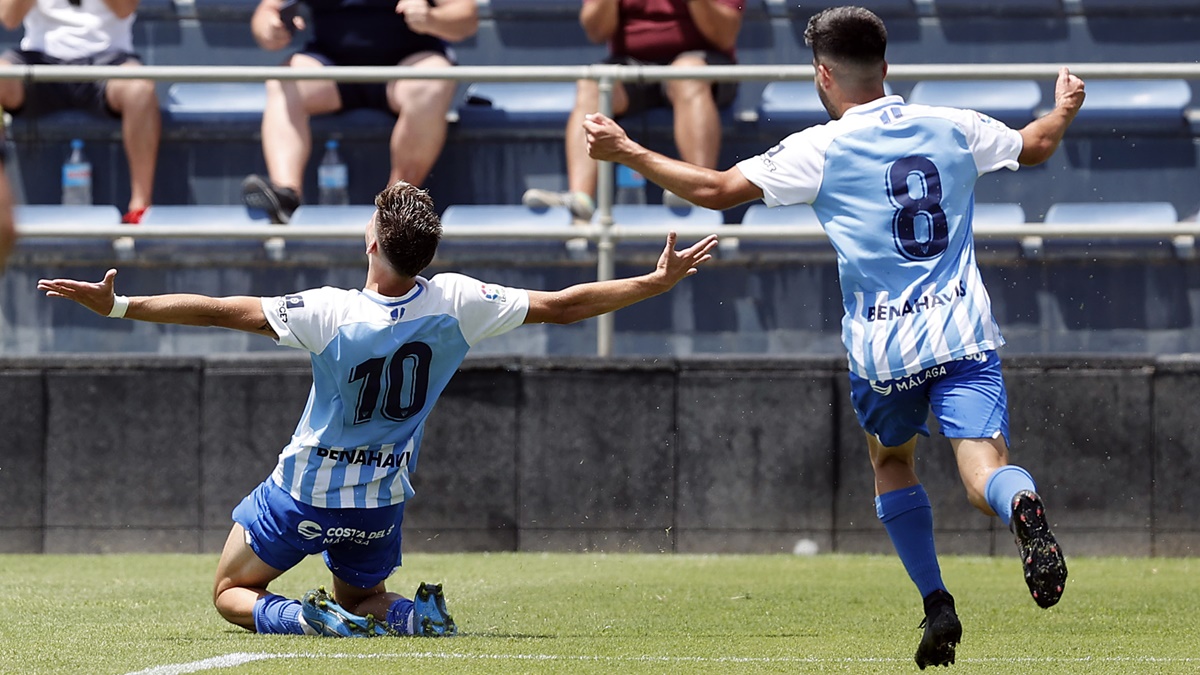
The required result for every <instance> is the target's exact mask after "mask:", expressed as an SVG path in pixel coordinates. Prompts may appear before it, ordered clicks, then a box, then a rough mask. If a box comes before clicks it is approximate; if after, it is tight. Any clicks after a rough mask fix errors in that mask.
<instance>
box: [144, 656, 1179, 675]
mask: <svg viewBox="0 0 1200 675" xmlns="http://www.w3.org/2000/svg"><path fill="white" fill-rule="evenodd" d="M267 659H442V660H461V661H594V662H613V663H805V664H817V663H830V664H833V663H842V664H846V663H907V662H908V661H909V659H907V658H887V657H863V658H849V657H848V658H843V659H838V658H819V657H806V656H780V657H753V656H716V657H705V656H589V655H586V654H579V655H572V654H567V655H561V654H468V653H463V652H400V653H395V654H271V653H266V652H263V653H247V652H235V653H233V654H226V655H224V656H214V657H212V658H208V659H203V660H200V661H192V662H190V663H175V664H169V665H165V666H155V667H153V668H147V669H145V670H138V671H135V672H132V673H129V674H128V675H185V674H186V673H198V672H200V671H204V670H217V669H219V668H235V667H237V666H240V665H243V664H246V663H250V662H252V661H264V660H267ZM958 661H959V663H1047V664H1049V663H1147V664H1149V663H1164V664H1166V663H1200V657H1170V656H1168V657H1161V656H1101V657H1092V656H1078V657H1069V658H1059V657H1054V656H1047V657H1034V656H1017V657H1012V658H999V657H996V658H987V657H983V658H965V659H959V660H958Z"/></svg>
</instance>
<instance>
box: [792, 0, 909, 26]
mask: <svg viewBox="0 0 1200 675" xmlns="http://www.w3.org/2000/svg"><path fill="white" fill-rule="evenodd" d="M855 4H856V5H858V6H859V7H865V8H866V9H869V10H871V11H872V12H874V13H876V14H878V15H879V16H880V17H881V18H883V20H884V21H887V20H888V19H889V18H893V19H895V18H913V17H916V16H917V2H915V1H914V0H860V1H859V2H856V3H855ZM786 6H787V9H788V13H789V15H790V16H792V17H793V18H795V19H801V20H803V21H804V22H807V21H808V19H809V17H811V16H812V15H814V14H816V13H817V12H820V11H821V10H823V9H826V8H827V7H829V6H830V4H829V3H828V2H825V1H824V0H793V1H792V2H789V3H786ZM802 25H803V24H802Z"/></svg>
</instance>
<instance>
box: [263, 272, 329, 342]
mask: <svg viewBox="0 0 1200 675" xmlns="http://www.w3.org/2000/svg"><path fill="white" fill-rule="evenodd" d="M347 294H348V292H347V291H345V290H343V289H340V288H329V287H326V288H316V289H312V290H308V291H301V292H299V293H295V294H292V295H281V296H278V297H269V298H263V299H262V308H263V314H265V315H266V316H267V322H268V323H270V324H271V328H274V329H275V334H276V335H277V336H278V339H277V342H278V343H279V344H280V345H282V346H284V347H294V348H296V349H304V350H307V351H310V352H313V353H315V354H320V353H321V352H322V351H324V350H325V347H326V346H327V345H328V344H329V343H330V342H331V341H332V340H333V338H334V336H335V335H337V330H338V325H339V320H340V317H341V308H342V307H343V305H342V303H341V302H340V301H341V300H343V299H344V297H345V296H346V295H347Z"/></svg>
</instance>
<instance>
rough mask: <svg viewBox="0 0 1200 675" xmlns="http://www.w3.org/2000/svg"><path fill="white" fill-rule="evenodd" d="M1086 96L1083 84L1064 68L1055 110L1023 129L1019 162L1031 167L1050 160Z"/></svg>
mask: <svg viewBox="0 0 1200 675" xmlns="http://www.w3.org/2000/svg"><path fill="white" fill-rule="evenodd" d="M1084 96H1085V94H1084V91H1083V80H1081V79H1079V78H1078V77H1076V76H1074V75H1072V74H1071V71H1070V70H1068V69H1067V68H1065V67H1064V68H1062V69H1060V70H1059V71H1058V81H1057V82H1055V84H1054V109H1053V110H1051V111H1050V112H1048V113H1046V114H1045V115H1042V116H1041V117H1039V118H1037V119H1036V120H1034V121H1032V122H1030V123H1029V124H1027V125H1025V128H1023V129H1021V140H1022V145H1021V154H1020V155H1019V156H1018V157H1017V161H1018V162H1020V163H1021V164H1024V165H1025V166H1032V165H1035V164H1041V163H1042V162H1044V161H1046V160H1048V159H1050V156H1051V155H1053V154H1054V151H1055V150H1057V149H1058V146H1059V144H1060V143H1062V139H1063V136H1064V135H1065V134H1066V133H1067V127H1069V126H1071V122H1073V121H1074V120H1075V115H1077V114H1078V113H1079V109H1080V108H1081V107H1083V98H1084Z"/></svg>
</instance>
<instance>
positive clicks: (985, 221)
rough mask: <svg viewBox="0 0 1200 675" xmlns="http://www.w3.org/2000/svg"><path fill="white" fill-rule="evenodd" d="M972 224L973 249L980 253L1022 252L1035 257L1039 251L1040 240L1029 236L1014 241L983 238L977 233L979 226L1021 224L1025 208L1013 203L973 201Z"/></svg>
mask: <svg viewBox="0 0 1200 675" xmlns="http://www.w3.org/2000/svg"><path fill="white" fill-rule="evenodd" d="M972 217H973V220H972V224H973V226H974V227H975V232H976V235H975V250H977V251H979V252H981V253H1004V254H1007V255H1016V254H1018V253H1021V252H1024V253H1025V254H1026V255H1028V256H1029V257H1037V256H1038V255H1040V253H1041V246H1042V240H1041V238H1040V237H1037V236H1030V237H1026V238H1025V239H1022V240H1021V241H1019V242H1016V241H1014V240H1012V239H1009V238H1004V239H983V238H980V237H979V235H978V232H979V227H980V226H984V227H987V226H988V225H1023V224H1024V223H1025V209H1024V208H1022V207H1021V205H1020V204H1015V203H999V204H997V203H979V202H976V203H975V210H974V213H973V214H972Z"/></svg>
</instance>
